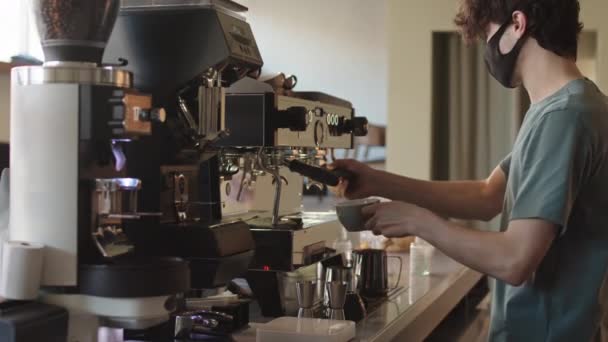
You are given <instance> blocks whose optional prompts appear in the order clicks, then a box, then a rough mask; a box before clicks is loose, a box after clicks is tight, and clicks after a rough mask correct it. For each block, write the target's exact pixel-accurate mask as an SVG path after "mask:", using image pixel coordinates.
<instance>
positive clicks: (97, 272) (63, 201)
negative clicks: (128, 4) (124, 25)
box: [3, 0, 190, 341]
mask: <svg viewBox="0 0 608 342" xmlns="http://www.w3.org/2000/svg"><path fill="white" fill-rule="evenodd" d="M32 4H33V10H34V13H35V17H36V21H37V25H38V31H39V33H40V37H41V40H42V46H43V50H44V54H45V63H44V64H43V65H42V66H27V67H18V68H15V69H13V71H12V74H11V82H12V85H11V144H10V150H11V151H10V152H11V153H10V155H11V160H10V167H11V178H10V188H11V191H10V238H11V239H12V240H18V241H24V242H27V243H34V244H41V245H44V249H45V251H44V259H43V272H42V277H41V284H40V285H41V289H42V291H41V292H40V297H39V301H41V302H43V303H47V304H53V305H56V306H58V307H63V308H66V309H67V310H68V311H69V329H68V340H69V341H95V340H96V339H97V331H98V327H100V326H105V327H115V328H126V329H145V328H149V327H151V326H155V325H158V324H161V323H163V322H166V321H168V320H169V315H170V313H171V312H172V311H173V310H174V309H175V300H174V297H175V295H176V294H179V293H183V292H185V291H187V290H188V289H189V288H190V273H189V269H188V264H187V263H186V262H185V261H183V260H181V259H178V258H170V257H153V256H145V257H142V256H137V255H136V254H134V253H133V250H134V244H133V242H132V241H131V239H129V237H128V236H127V234H126V227H127V226H128V225H129V224H130V223H134V222H139V221H145V220H148V219H152V220H154V219H155V218H158V217H160V216H161V214H160V212H159V211H158V210H148V211H146V210H144V209H143V208H142V207H141V206H139V204H140V202H141V198H139V197H140V196H141V193H142V192H143V191H144V189H146V188H147V184H146V181H145V180H142V179H140V178H137V177H133V176H132V175H130V172H129V167H128V166H129V165H130V164H131V163H132V159H131V157H132V156H136V155H135V154H133V153H132V152H131V151H129V149H130V147H129V146H130V145H131V144H138V143H142V142H145V139H146V137H149V136H151V135H152V134H153V133H154V131H155V129H156V127H162V126H164V125H165V124H166V123H165V118H166V117H165V114H166V113H165V110H164V109H163V108H162V107H158V106H154V105H153V99H152V97H151V96H150V95H147V94H143V93H140V92H139V91H137V90H135V89H134V88H133V74H132V73H131V72H128V71H125V70H122V69H119V68H117V66H116V65H111V64H103V63H102V55H103V53H104V48H105V45H106V42H107V40H108V38H109V36H110V34H111V32H112V29H113V26H114V22H115V20H116V17H117V15H118V11H119V0H87V1H77V0H58V1H57V0H54V1H51V0H35V1H32ZM113 62H114V63H121V62H120V61H118V60H114V61H113ZM150 148H153V147H152V146H150ZM142 229H143V228H142ZM8 266H9V267H11V265H8ZM9 299H16V300H19V299H21V298H9ZM15 310H16V311H12V312H19V311H20V309H19V308H17V309H15ZM23 310H24V311H26V312H27V310H29V309H28V308H27V306H26V307H24V308H23ZM9 316H10V314H9ZM19 317H25V316H23V315H21V316H19ZM3 318H6V316H3ZM37 319H44V318H40V317H39V318H37ZM15 326H19V325H15ZM21 326H23V325H21Z"/></svg>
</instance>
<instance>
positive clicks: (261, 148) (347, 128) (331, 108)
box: [215, 74, 367, 317]
mask: <svg viewBox="0 0 608 342" xmlns="http://www.w3.org/2000/svg"><path fill="white" fill-rule="evenodd" d="M296 85H297V77H295V76H285V75H284V74H279V75H277V76H276V77H274V78H272V79H269V80H266V81H264V82H262V81H259V80H254V79H243V80H241V81H239V82H237V83H235V84H234V85H233V86H232V87H230V88H229V89H228V90H227V94H226V127H227V129H228V130H229V131H230V135H229V136H228V137H226V138H224V139H221V140H219V141H217V143H216V144H215V145H216V146H218V147H220V164H221V165H222V166H221V168H222V169H225V170H232V171H233V173H234V175H233V176H232V177H229V178H228V177H225V178H224V179H223V181H222V184H221V196H222V200H221V201H222V203H224V206H223V214H224V217H235V218H239V219H241V220H243V221H244V222H246V223H247V224H248V225H249V226H250V227H251V231H252V233H253V238H254V240H255V243H256V251H255V257H254V259H253V262H252V263H251V265H250V268H249V272H248V273H247V282H248V283H249V286H250V287H251V289H252V291H253V293H254V295H255V297H256V299H257V300H258V303H259V305H260V308H261V311H262V314H263V315H264V316H271V317H273V316H283V315H295V314H296V312H297V311H298V304H297V300H296V284H297V283H298V282H303V281H313V282H315V283H316V289H315V298H314V302H315V304H319V303H320V302H321V300H322V298H323V291H324V290H325V289H324V286H323V284H324V281H323V279H324V275H323V273H324V271H325V269H326V268H327V267H329V266H332V265H342V264H343V263H345V260H343V256H342V255H341V254H338V253H336V251H335V250H333V249H332V248H331V244H332V243H333V242H334V241H335V240H337V239H338V238H339V237H340V236H341V232H342V229H343V228H342V226H341V225H340V224H339V223H338V221H337V218H336V216H335V214H334V213H331V212H328V213H319V212H305V211H303V209H302V193H303V186H304V185H305V184H306V186H308V187H310V186H319V187H320V186H325V185H331V186H335V185H337V184H338V182H339V180H340V178H341V177H343V178H348V177H349V175H348V174H345V173H344V172H340V171H329V170H327V169H326V168H325V164H326V163H327V159H328V157H329V156H332V157H333V150H334V149H350V148H352V147H353V140H354V137H355V136H362V135H366V134H367V119H366V118H364V117H357V116H356V115H355V110H354V108H353V106H352V104H351V103H350V102H348V101H345V100H343V99H339V98H336V97H334V96H331V95H328V94H324V93H320V92H310V91H309V92H300V91H295V90H294V87H295V86H296ZM334 158H335V157H334Z"/></svg>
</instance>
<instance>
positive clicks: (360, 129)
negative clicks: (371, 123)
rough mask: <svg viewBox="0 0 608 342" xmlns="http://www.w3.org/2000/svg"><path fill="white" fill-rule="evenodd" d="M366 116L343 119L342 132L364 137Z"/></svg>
mask: <svg viewBox="0 0 608 342" xmlns="http://www.w3.org/2000/svg"><path fill="white" fill-rule="evenodd" d="M367 124H368V122H367V118H366V117H358V118H352V119H350V120H345V121H344V132H346V133H352V134H353V135H354V136H356V137H364V136H366V135H367Z"/></svg>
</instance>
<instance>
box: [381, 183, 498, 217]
mask: <svg viewBox="0 0 608 342" xmlns="http://www.w3.org/2000/svg"><path fill="white" fill-rule="evenodd" d="M374 182H376V184H377V185H376V186H375V188H376V190H377V192H378V194H377V195H378V196H381V197H385V198H388V199H391V200H394V201H402V202H408V203H412V204H416V205H418V206H420V207H423V208H427V209H429V210H431V211H433V212H435V213H437V214H439V215H441V216H444V217H451V218H458V219H465V220H489V219H491V218H493V217H494V216H496V214H498V213H499V212H500V210H501V208H500V203H502V201H501V199H494V198H489V196H488V195H487V194H485V193H484V189H485V185H486V184H485V182H484V181H457V182H439V181H421V180H416V179H412V178H407V177H402V176H398V175H395V174H391V173H388V172H382V173H381V174H380V175H379V177H377V180H374ZM497 201H498V202H497Z"/></svg>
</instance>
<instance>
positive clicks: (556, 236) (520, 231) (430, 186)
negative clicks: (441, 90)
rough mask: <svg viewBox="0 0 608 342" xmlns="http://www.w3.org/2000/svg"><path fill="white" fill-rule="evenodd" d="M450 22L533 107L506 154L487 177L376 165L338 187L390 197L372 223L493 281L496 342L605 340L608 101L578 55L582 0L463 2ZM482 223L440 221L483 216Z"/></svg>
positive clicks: (355, 167)
mask: <svg viewBox="0 0 608 342" xmlns="http://www.w3.org/2000/svg"><path fill="white" fill-rule="evenodd" d="M455 21H456V24H457V25H458V26H459V28H460V29H461V31H462V34H463V36H464V38H465V39H466V40H468V41H474V40H476V39H480V38H481V39H485V40H486V41H487V46H486V55H485V59H486V62H487V66H488V69H489V71H490V73H491V74H492V75H493V76H494V77H495V78H496V79H497V80H498V81H499V82H500V83H501V84H502V85H504V86H505V87H508V88H514V87H517V86H520V85H522V86H523V87H525V89H526V90H527V92H528V95H529V97H530V100H531V103H532V105H531V106H530V108H529V110H528V112H527V114H526V117H525V119H524V122H523V125H522V127H521V130H520V132H519V135H518V137H517V140H516V142H515V145H514V147H513V150H512V152H511V154H509V155H508V156H506V157H505V159H504V160H503V161H502V162H501V163H500V165H499V166H498V167H497V168H496V169H495V170H494V172H492V174H491V175H490V176H489V177H488V178H487V179H485V180H477V181H474V180H472V181H461V182H430V181H422V180H416V179H411V178H407V177H401V176H398V175H394V174H389V173H386V172H382V171H377V170H373V169H371V168H369V167H367V166H366V165H363V164H361V163H358V162H356V161H352V160H342V161H338V162H336V163H335V164H334V165H333V166H334V167H335V168H341V169H347V170H348V171H350V172H352V173H354V174H355V177H354V178H353V180H351V181H350V182H346V181H344V182H343V183H342V184H341V186H340V188H339V190H340V191H342V192H343V194H344V195H345V196H346V197H348V198H363V197H367V196H381V197H386V198H389V199H392V200H393V201H392V202H389V203H382V204H378V205H372V206H369V207H367V208H364V214H365V215H366V216H367V218H368V221H367V228H368V229H370V230H372V231H373V232H374V233H375V234H382V235H384V236H387V237H403V236H408V235H415V236H419V237H421V238H422V239H424V240H426V241H428V242H430V243H431V244H433V245H434V246H436V247H437V248H438V249H440V250H441V251H443V252H444V253H445V254H447V255H448V256H450V257H452V258H453V259H455V260H457V261H459V262H461V263H463V264H464V265H467V266H469V267H471V268H473V269H475V270H478V271H480V272H482V273H485V274H487V275H489V276H490V277H492V278H493V279H495V286H494V291H493V302H492V323H491V328H490V340H491V341H590V340H608V335H607V334H606V332H607V330H605V328H606V327H607V325H606V322H607V320H606V315H607V309H606V306H605V304H606V303H608V292H607V291H608V288H606V287H605V286H604V283H605V279H606V275H607V274H608V273H607V269H608V210H607V208H608V99H607V98H606V97H605V96H604V95H603V94H602V92H601V91H600V90H599V89H598V87H597V86H596V85H595V84H594V83H593V82H591V81H590V80H588V79H586V78H585V77H584V76H583V75H582V74H581V72H580V71H579V69H578V68H577V66H576V64H575V61H576V57H577V44H578V35H579V33H580V31H581V29H582V24H581V23H580V22H579V2H578V1H577V0H464V1H463V2H462V5H461V8H460V12H459V13H458V15H457V16H456V20H455ZM500 213H502V214H503V216H502V217H503V220H502V224H501V229H500V230H499V231H478V230H475V229H470V228H469V227H465V226H462V225H460V224H458V223H455V222H451V221H448V220H446V219H444V218H443V217H452V218H459V219H467V220H471V219H474V220H490V219H492V218H494V217H495V216H497V215H498V214H500Z"/></svg>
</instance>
